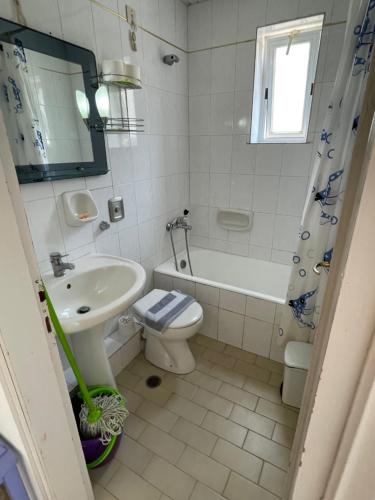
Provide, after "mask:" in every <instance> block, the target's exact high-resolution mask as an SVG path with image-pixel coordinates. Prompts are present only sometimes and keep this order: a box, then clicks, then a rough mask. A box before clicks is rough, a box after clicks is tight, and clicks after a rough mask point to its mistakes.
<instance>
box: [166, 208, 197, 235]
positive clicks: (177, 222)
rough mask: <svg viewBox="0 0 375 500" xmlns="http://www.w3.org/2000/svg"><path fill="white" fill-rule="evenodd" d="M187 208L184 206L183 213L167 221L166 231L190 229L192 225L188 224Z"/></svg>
mask: <svg viewBox="0 0 375 500" xmlns="http://www.w3.org/2000/svg"><path fill="white" fill-rule="evenodd" d="M188 215H189V210H187V209H186V208H185V210H184V215H180V216H179V217H175V218H174V219H172V220H170V221H169V222H168V223H167V226H166V229H167V231H172V230H173V229H186V230H188V231H191V229H192V227H191V225H190V224H188V217H187V216H188Z"/></svg>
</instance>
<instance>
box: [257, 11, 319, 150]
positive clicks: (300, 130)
mask: <svg viewBox="0 0 375 500" xmlns="http://www.w3.org/2000/svg"><path fill="white" fill-rule="evenodd" d="M323 19H324V16H323V15H319V16H313V17H308V18H304V19H297V20H296V21H288V22H286V23H280V24H274V25H272V26H265V27H263V28H258V30H257V42H256V60H255V77H254V94H253V113H252V120H251V142H253V143H257V142H263V143H264V142H266V143H267V142H306V139H307V132H308V125H309V119H310V111H311V103H312V98H313V93H314V79H315V73H316V66H317V62H318V54H319V45H320V36H321V32H322V26H323Z"/></svg>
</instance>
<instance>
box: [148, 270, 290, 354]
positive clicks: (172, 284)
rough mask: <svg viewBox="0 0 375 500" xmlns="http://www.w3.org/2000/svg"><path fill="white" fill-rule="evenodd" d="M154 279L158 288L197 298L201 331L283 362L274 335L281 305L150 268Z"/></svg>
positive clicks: (208, 335) (277, 326) (235, 345)
mask: <svg viewBox="0 0 375 500" xmlns="http://www.w3.org/2000/svg"><path fill="white" fill-rule="evenodd" d="M154 282H155V287H157V288H161V289H162V290H168V291H169V290H172V289H173V288H177V289H179V290H181V291H183V292H184V293H189V294H190V295H193V296H195V297H196V298H197V301H198V302H199V303H200V304H201V305H202V308H203V313H204V320H203V323H202V326H201V328H200V333H201V334H202V335H205V336H207V337H211V338H214V339H217V340H220V341H222V342H225V343H226V344H229V345H232V346H234V347H239V348H240V349H243V350H245V351H249V352H253V353H255V354H259V355H260V356H264V357H266V358H271V359H273V360H275V361H279V362H281V363H282V362H283V356H284V349H283V348H281V347H279V346H278V345H277V337H278V329H279V323H280V319H281V315H282V311H283V308H284V307H285V306H284V305H280V304H276V303H274V302H271V301H268V300H262V299H257V298H255V297H249V296H247V295H244V294H240V293H236V292H229V291H227V290H224V289H221V288H217V287H214V286H209V285H202V284H200V283H194V282H192V281H190V280H185V279H184V278H174V277H173V278H172V277H171V276H168V275H166V274H162V273H156V272H154Z"/></svg>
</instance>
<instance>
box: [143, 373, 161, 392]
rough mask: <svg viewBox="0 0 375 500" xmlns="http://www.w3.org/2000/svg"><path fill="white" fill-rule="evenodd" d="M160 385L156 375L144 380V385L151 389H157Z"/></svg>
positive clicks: (159, 379)
mask: <svg viewBox="0 0 375 500" xmlns="http://www.w3.org/2000/svg"><path fill="white" fill-rule="evenodd" d="M160 384H161V378H160V377H158V376H157V375H151V377H148V378H147V379H146V385H147V387H150V388H151V389H154V388H155V387H158V386H159V385H160Z"/></svg>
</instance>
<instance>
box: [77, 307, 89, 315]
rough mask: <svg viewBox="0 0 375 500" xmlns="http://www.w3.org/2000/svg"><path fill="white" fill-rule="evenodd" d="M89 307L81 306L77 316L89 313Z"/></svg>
mask: <svg viewBox="0 0 375 500" xmlns="http://www.w3.org/2000/svg"><path fill="white" fill-rule="evenodd" d="M90 309H91V308H90V307H89V306H81V307H79V308H78V309H77V313H78V314H86V313H88V312H89V311H90Z"/></svg>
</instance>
